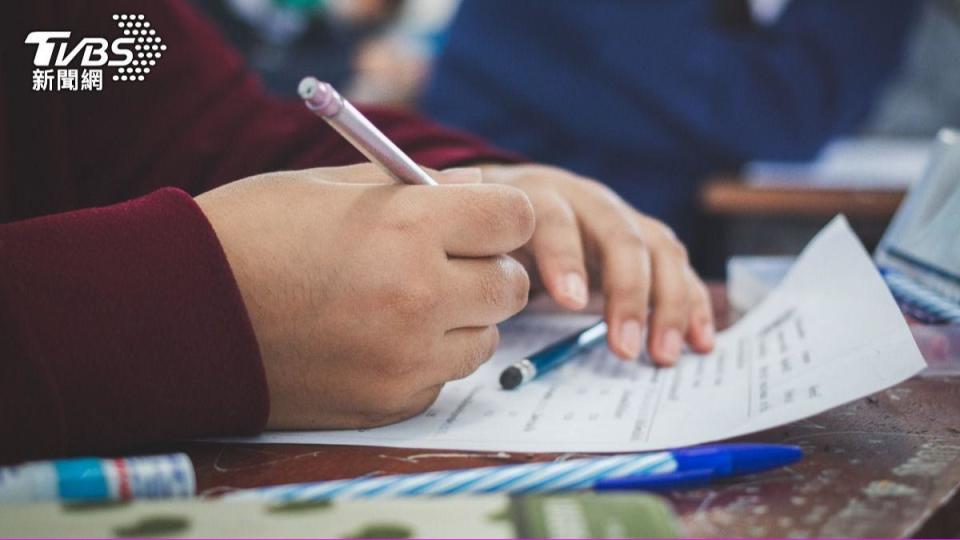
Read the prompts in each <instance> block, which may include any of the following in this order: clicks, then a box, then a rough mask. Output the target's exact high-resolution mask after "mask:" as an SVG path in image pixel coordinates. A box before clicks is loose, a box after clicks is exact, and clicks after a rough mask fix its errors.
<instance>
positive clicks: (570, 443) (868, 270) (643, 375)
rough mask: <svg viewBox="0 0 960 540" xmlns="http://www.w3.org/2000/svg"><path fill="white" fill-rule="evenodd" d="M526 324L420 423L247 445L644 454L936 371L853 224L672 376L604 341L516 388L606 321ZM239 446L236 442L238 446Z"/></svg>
mask: <svg viewBox="0 0 960 540" xmlns="http://www.w3.org/2000/svg"><path fill="white" fill-rule="evenodd" d="M597 320H598V317H596V316H594V317H585V316H583V315H563V314H559V315H554V314H551V315H542V314H541V315H522V316H520V317H517V318H516V319H514V320H512V321H510V322H508V323H506V324H505V325H503V327H502V345H501V347H500V349H499V350H498V352H497V354H496V355H495V356H494V358H493V359H492V360H491V361H490V362H488V363H487V364H485V365H484V366H483V367H481V368H480V369H479V370H477V371H476V372H475V373H474V374H473V375H471V376H469V377H467V378H466V379H463V380H460V381H457V382H453V383H450V384H448V385H446V387H445V388H444V389H443V391H442V392H441V394H440V396H439V398H438V399H437V401H436V402H435V403H434V404H433V406H431V407H430V408H429V409H428V410H427V411H426V412H424V413H423V414H421V415H419V416H417V417H415V418H412V419H410V420H407V421H405V422H401V423H399V424H395V425H392V426H387V427H382V428H377V429H370V430H361V431H298V432H271V433H266V434H264V435H262V436H260V437H255V438H249V439H239V440H243V441H247V442H259V443H316V444H350V445H367V446H393V447H410V448H431V449H454V450H490V451H500V450H502V451H518V452H618V451H623V452H625V451H642V450H652V449H659V448H669V447H676V446H686V445H691V444H699V443H705V442H708V441H714V440H718V439H725V438H728V437H733V436H737V435H743V434H746V433H751V432H755V431H760V430H763V429H767V428H770V427H774V426H778V425H781V424H786V423H789V422H793V421H796V420H799V419H802V418H805V417H808V416H811V415H814V414H817V413H819V412H822V411H825V410H827V409H830V408H832V407H836V406H837V405H841V404H843V403H846V402H849V401H852V400H855V399H858V398H862V397H864V396H867V395H869V394H872V393H874V392H877V391H879V390H882V389H884V388H887V387H889V386H892V385H894V384H896V383H898V382H900V381H903V380H904V379H907V378H908V377H910V376H911V375H914V374H916V373H917V372H918V371H920V370H921V369H922V368H923V367H924V366H925V363H924V361H923V358H922V357H921V355H920V352H919V350H918V349H917V346H916V344H915V343H914V340H913V337H912V336H911V333H910V331H909V329H908V328H907V325H906V323H905V322H904V319H903V316H902V315H901V313H900V310H899V309H898V307H897V304H896V303H895V302H894V300H893V298H892V297H891V295H890V293H889V291H888V290H887V287H886V285H885V284H884V282H883V281H882V279H881V277H880V275H879V274H878V273H877V270H876V268H875V267H874V265H873V262H872V261H871V259H870V256H869V255H868V254H867V253H866V251H865V250H864V248H863V247H862V246H861V244H860V242H859V240H857V238H856V236H855V235H854V233H853V232H852V231H851V230H850V227H849V225H848V224H847V222H846V220H845V219H844V218H843V217H837V218H835V219H834V220H833V221H832V222H831V223H830V224H829V225H828V226H827V227H826V228H825V229H824V230H822V231H821V232H820V233H819V234H818V235H817V237H816V238H814V240H812V241H811V243H810V244H809V245H808V246H807V248H806V249H805V250H804V252H803V253H802V255H801V256H800V257H799V259H798V260H797V262H796V264H795V265H794V267H793V268H792V269H791V271H790V272H789V273H788V274H787V276H786V278H785V279H784V281H783V282H782V284H781V285H780V286H779V287H778V288H777V289H776V290H775V291H774V292H772V293H771V294H770V295H769V296H768V297H767V298H766V299H765V300H764V301H763V302H762V303H761V304H760V305H759V306H757V307H756V308H755V309H754V310H753V311H751V312H750V313H748V314H747V315H746V316H745V317H744V318H742V319H741V320H740V321H739V322H738V323H736V324H735V325H734V326H732V327H731V328H729V329H728V330H726V331H724V332H721V333H719V334H718V335H717V346H716V348H715V350H714V351H713V352H712V353H711V354H707V355H696V354H686V355H684V356H683V358H682V359H681V360H680V362H679V363H678V365H677V366H676V367H675V368H657V367H654V366H653V365H651V364H650V362H649V361H648V360H641V361H640V362H633V363H628V362H623V361H620V360H618V359H617V358H616V357H614V356H613V355H612V354H611V353H610V352H608V351H607V349H606V347H604V346H599V347H596V348H594V349H593V350H592V351H591V352H589V353H586V354H584V355H583V356H582V357H581V358H579V359H577V360H574V361H571V362H569V363H567V364H566V365H564V366H563V367H561V368H558V369H557V370H555V371H553V372H550V373H549V374H547V375H546V376H544V377H542V378H540V379H536V380H534V381H532V382H531V383H528V384H527V385H525V386H521V387H520V388H518V389H516V390H512V391H505V390H501V389H500V386H499V383H498V378H499V376H500V372H501V371H502V370H503V369H504V368H505V367H506V366H508V365H510V364H511V363H513V362H515V361H517V360H519V359H521V358H524V357H525V356H527V355H529V354H530V353H532V352H535V351H536V350H538V349H539V348H541V347H542V346H544V345H546V344H549V343H551V342H553V341H555V340H557V339H558V338H561V337H564V336H566V335H568V334H570V333H572V332H575V331H577V330H579V329H582V328H584V327H586V326H588V325H589V324H591V323H593V322H596V321H597ZM231 440H238V439H231Z"/></svg>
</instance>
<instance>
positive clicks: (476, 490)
mask: <svg viewBox="0 0 960 540" xmlns="http://www.w3.org/2000/svg"><path fill="white" fill-rule="evenodd" d="M802 456H803V451H802V450H801V449H800V448H799V447H796V446H789V445H781V444H749V443H748V444H721V445H707V446H698V447H693V448H680V449H677V450H673V451H670V452H651V453H646V454H625V455H619V456H603V457H596V458H586V459H575V460H570V461H553V462H545V463H524V464H522V465H502V466H499V467H482V468H479V469H462V470H452V471H436V472H428V473H419V474H398V475H392V476H373V477H371V476H366V477H360V478H350V479H346V480H332V481H327V482H311V483H306V484H291V485H286V486H272V487H265V488H257V489H250V490H243V491H237V492H234V493H231V494H228V495H226V496H224V497H223V500H230V501H235V500H257V501H268V502H271V503H278V504H287V503H303V502H312V501H321V500H330V499H337V500H342V499H371V498H389V497H430V496H442V495H475V494H491V493H504V494H511V495H513V494H527V493H556V492H566V491H578V490H594V491H620V490H631V491H633V490H648V491H658V490H665V489H666V490H669V489H681V488H687V487H692V486H696V485H701V484H704V483H708V482H711V481H713V480H716V479H720V478H728V477H732V476H740V475H745V474H754V473H759V472H763V471H766V470H770V469H774V468H777V467H783V466H785V465H789V464H791V463H793V462H795V461H797V460H799V459H800V458H801V457H802Z"/></svg>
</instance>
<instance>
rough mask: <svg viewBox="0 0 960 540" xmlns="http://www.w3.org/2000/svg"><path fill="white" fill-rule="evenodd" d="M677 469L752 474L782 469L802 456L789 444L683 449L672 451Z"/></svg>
mask: <svg viewBox="0 0 960 540" xmlns="http://www.w3.org/2000/svg"><path fill="white" fill-rule="evenodd" d="M673 456H674V458H675V459H676V460H677V469H678V470H689V469H713V470H714V471H715V472H716V473H717V474H718V475H721V476H727V475H741V474H752V473H756V472H761V471H766V470H768V469H775V468H777V467H783V466H785V465H789V464H791V463H794V462H796V461H798V460H799V459H800V458H802V457H803V451H802V450H801V449H800V447H798V446H792V445H787V444H749V443H743V444H723V445H716V446H699V447H693V448H684V449H682V450H676V451H674V452H673Z"/></svg>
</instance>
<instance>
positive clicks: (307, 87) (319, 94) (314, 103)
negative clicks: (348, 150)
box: [297, 77, 437, 186]
mask: <svg viewBox="0 0 960 540" xmlns="http://www.w3.org/2000/svg"><path fill="white" fill-rule="evenodd" d="M297 92H298V93H299V94H300V97H301V98H303V102H304V103H305V104H306V106H307V108H308V109H310V110H311V111H313V113H314V114H316V115H317V116H319V117H321V118H323V119H324V120H326V122H327V123H328V124H330V126H331V127H333V129H335V130H337V132H339V133H340V135H343V138H345V139H346V140H348V141H350V144H352V145H353V146H354V147H356V149H357V150H359V151H360V152H361V153H362V154H363V155H364V156H366V157H367V159H369V160H370V161H372V162H374V163H376V164H377V165H379V166H380V167H381V168H382V169H383V170H384V171H386V172H387V174H389V175H390V176H392V177H393V178H394V179H395V180H398V181H400V182H403V183H405V184H425V185H428V186H435V185H437V182H436V181H435V180H434V179H433V178H431V177H430V175H428V174H427V173H426V172H425V171H424V170H423V169H421V168H420V167H419V166H418V165H417V164H416V163H415V162H414V161H413V160H412V159H410V156H408V155H406V154H404V153H403V150H400V148H399V147H398V146H397V145H395V144H393V141H391V140H390V139H388V138H387V136H386V135H384V134H383V132H382V131H380V130H379V129H377V126H374V125H373V124H372V123H371V122H370V120H367V118H366V117H365V116H364V115H363V114H362V113H361V112H360V111H358V110H357V109H356V107H354V106H353V105H351V104H350V102H349V101H347V100H345V99H343V97H342V96H341V95H340V94H339V93H338V92H337V91H336V90H335V89H334V88H333V87H332V86H330V85H329V84H328V83H325V82H322V81H318V80H317V79H315V78H313V77H306V78H305V79H303V80H302V81H300V85H299V86H298V87H297Z"/></svg>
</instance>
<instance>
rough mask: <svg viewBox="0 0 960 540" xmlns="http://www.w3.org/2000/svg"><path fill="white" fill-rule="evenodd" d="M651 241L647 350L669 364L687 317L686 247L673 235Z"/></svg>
mask: <svg viewBox="0 0 960 540" xmlns="http://www.w3.org/2000/svg"><path fill="white" fill-rule="evenodd" d="M651 242H655V243H653V244H652V245H651V248H650V251H651V262H652V267H653V283H652V284H651V288H652V295H651V310H652V315H651V316H650V333H649V336H648V350H649V352H650V357H651V358H652V359H653V360H654V362H656V363H658V364H660V365H673V364H674V363H676V361H677V360H678V359H679V358H680V353H681V352H682V351H683V343H684V337H685V336H686V334H687V323H688V322H689V319H690V292H691V291H690V289H689V281H688V276H687V272H689V270H688V268H689V265H688V263H687V254H686V249H685V248H684V247H683V245H682V244H680V243H679V242H678V241H677V240H676V239H675V238H672V235H670V237H667V236H661V237H660V238H657V239H656V240H652V241H651Z"/></svg>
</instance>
